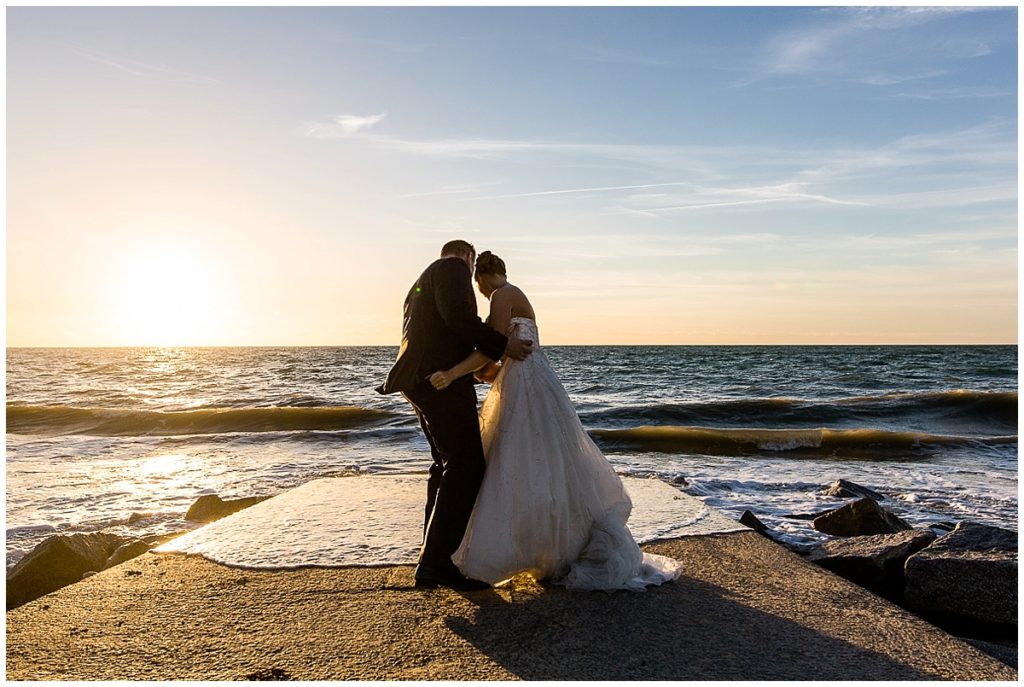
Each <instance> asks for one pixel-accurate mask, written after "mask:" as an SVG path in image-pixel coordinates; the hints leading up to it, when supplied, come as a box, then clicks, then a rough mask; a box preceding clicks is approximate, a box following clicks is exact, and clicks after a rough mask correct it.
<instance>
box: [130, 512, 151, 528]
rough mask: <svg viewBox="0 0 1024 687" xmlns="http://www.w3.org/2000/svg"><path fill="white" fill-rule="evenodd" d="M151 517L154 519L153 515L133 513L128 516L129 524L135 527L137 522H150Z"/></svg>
mask: <svg viewBox="0 0 1024 687" xmlns="http://www.w3.org/2000/svg"><path fill="white" fill-rule="evenodd" d="M151 517H153V513H132V514H131V515H129V516H128V524H129V525H134V524H135V523H137V522H142V521H143V520H149V519H150V518H151Z"/></svg>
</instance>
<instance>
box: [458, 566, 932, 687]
mask: <svg viewBox="0 0 1024 687" xmlns="http://www.w3.org/2000/svg"><path fill="white" fill-rule="evenodd" d="M730 596H731V595H730V592H729V591H728V590H726V589H724V588H721V587H717V586H715V585H711V584H708V583H706V582H703V581H700V580H696V579H693V578H688V577H682V578H680V579H679V580H677V581H676V582H674V583H671V584H667V585H664V586H662V587H657V588H651V589H648V590H647V591H646V592H645V593H642V594H638V593H630V592H612V593H607V592H590V593H571V592H568V591H566V590H564V589H562V588H559V587H548V586H545V587H544V588H543V589H541V588H539V587H538V588H535V589H534V590H533V591H532V592H531V591H530V590H516V591H512V593H511V599H507V598H504V597H503V596H501V595H499V594H496V593H474V594H467V595H466V598H467V599H469V600H471V602H472V603H473V604H474V605H476V607H477V612H476V615H475V617H474V618H472V619H471V620H466V619H464V618H461V617H459V616H450V617H448V618H447V619H446V621H445V624H446V625H447V627H448V628H449V629H450V630H451V631H452V632H453V633H455V634H456V635H458V636H459V637H462V638H463V639H465V640H466V641H467V642H469V643H470V644H472V645H473V646H474V647H476V648H477V649H479V650H480V651H481V652H482V653H484V654H485V655H486V656H488V657H489V658H491V659H492V660H493V661H495V662H496V663H498V664H499V665H501V666H503V667H504V668H506V669H507V670H509V671H510V672H512V673H514V674H515V675H517V676H518V677H520V678H522V679H526V680H881V679H886V680H931V679H936V678H937V677H938V676H936V675H932V674H929V673H926V672H923V671H921V670H918V669H916V668H914V667H912V666H908V665H905V664H901V663H899V662H897V661H894V660H893V659H892V658H890V657H888V656H886V655H883V654H880V653H877V652H875V651H871V650H867V649H864V648H862V647H858V646H856V645H854V644H851V643H849V642H846V641H843V640H840V639H836V638H833V637H829V636H826V635H824V634H822V633H820V632H818V631H817V630H814V629H813V628H810V627H805V626H803V625H800V624H798V623H795V622H792V621H790V620H786V619H784V618H779V617H777V616H774V615H771V614H769V613H765V612H763V611H760V610H758V609H755V608H751V607H750V606H748V605H745V604H744V603H742V602H740V601H739V600H738V599H733V598H730ZM851 622H855V621H852V620H851Z"/></svg>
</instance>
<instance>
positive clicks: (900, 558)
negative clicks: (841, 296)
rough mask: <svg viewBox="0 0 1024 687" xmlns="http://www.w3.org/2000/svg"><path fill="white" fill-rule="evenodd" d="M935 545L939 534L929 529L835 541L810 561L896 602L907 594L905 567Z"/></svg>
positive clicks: (825, 546) (814, 551) (815, 554)
mask: <svg viewBox="0 0 1024 687" xmlns="http://www.w3.org/2000/svg"><path fill="white" fill-rule="evenodd" d="M933 541H935V533H934V532H932V531H931V530H927V529H920V530H907V531H905V532H897V533H896V534H875V535H870V536H865V537H853V538H851V539H834V540H832V541H828V542H825V543H824V544H820V545H819V546H817V547H815V549H814V550H813V551H811V553H810V555H808V557H807V560H809V561H811V562H813V563H817V564H818V565H820V566H821V567H823V568H826V569H828V570H831V571H832V572H834V573H836V574H837V575H840V576H841V577H845V578H846V579H848V580H850V581H851V582H854V583H855V584H859V585H860V586H862V587H864V588H865V589H869V590H871V591H872V592H874V593H876V594H879V595H881V596H885V597H887V598H890V599H895V598H899V597H901V596H902V593H903V564H904V563H906V560H907V558H909V557H910V556H912V555H913V554H915V553H917V552H918V551H920V550H921V549H923V548H924V547H926V546H928V545H929V544H931V543H932V542H933Z"/></svg>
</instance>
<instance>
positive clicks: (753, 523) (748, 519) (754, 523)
mask: <svg viewBox="0 0 1024 687" xmlns="http://www.w3.org/2000/svg"><path fill="white" fill-rule="evenodd" d="M740 524H741V525H746V526H747V527H749V528H750V529H752V530H754V531H755V532H757V533H758V534H760V535H762V536H765V537H768V538H769V539H772V538H773V537H772V536H771V535H770V534H769V531H768V525H765V524H764V523H763V522H761V521H760V520H758V518H757V516H756V515H754V514H753V513H751V512H750V511H749V510H745V511H743V515H741V516H740Z"/></svg>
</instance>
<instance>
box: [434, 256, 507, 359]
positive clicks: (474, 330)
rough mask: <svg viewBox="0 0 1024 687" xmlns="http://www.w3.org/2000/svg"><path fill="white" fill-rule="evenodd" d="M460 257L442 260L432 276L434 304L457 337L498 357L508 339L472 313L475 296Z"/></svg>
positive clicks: (489, 356) (486, 353)
mask: <svg viewBox="0 0 1024 687" xmlns="http://www.w3.org/2000/svg"><path fill="white" fill-rule="evenodd" d="M468 271H469V268H468V267H466V264H465V263H464V262H462V261H461V260H443V261H442V262H441V264H440V265H438V267H437V272H436V274H435V275H434V303H435V305H436V306H437V312H438V313H440V315H441V319H443V320H444V323H445V324H446V325H447V326H448V328H449V329H451V330H452V331H453V332H455V333H456V334H457V335H458V336H459V337H460V338H462V339H463V340H464V341H466V342H467V343H469V344H471V345H472V346H473V347H474V348H476V349H477V350H479V351H480V352H481V353H483V354H484V355H486V356H487V357H488V358H490V359H491V360H501V356H502V354H503V353H504V352H505V347H506V346H507V345H508V339H507V338H506V337H505V335H504V334H501V333H499V332H497V331H495V330H493V329H491V328H490V327H489V326H487V325H486V324H484V323H483V321H482V320H481V319H480V317H479V316H478V315H477V313H476V297H475V296H474V295H473V286H472V283H471V281H470V279H469V277H468V275H467V272H468Z"/></svg>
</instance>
